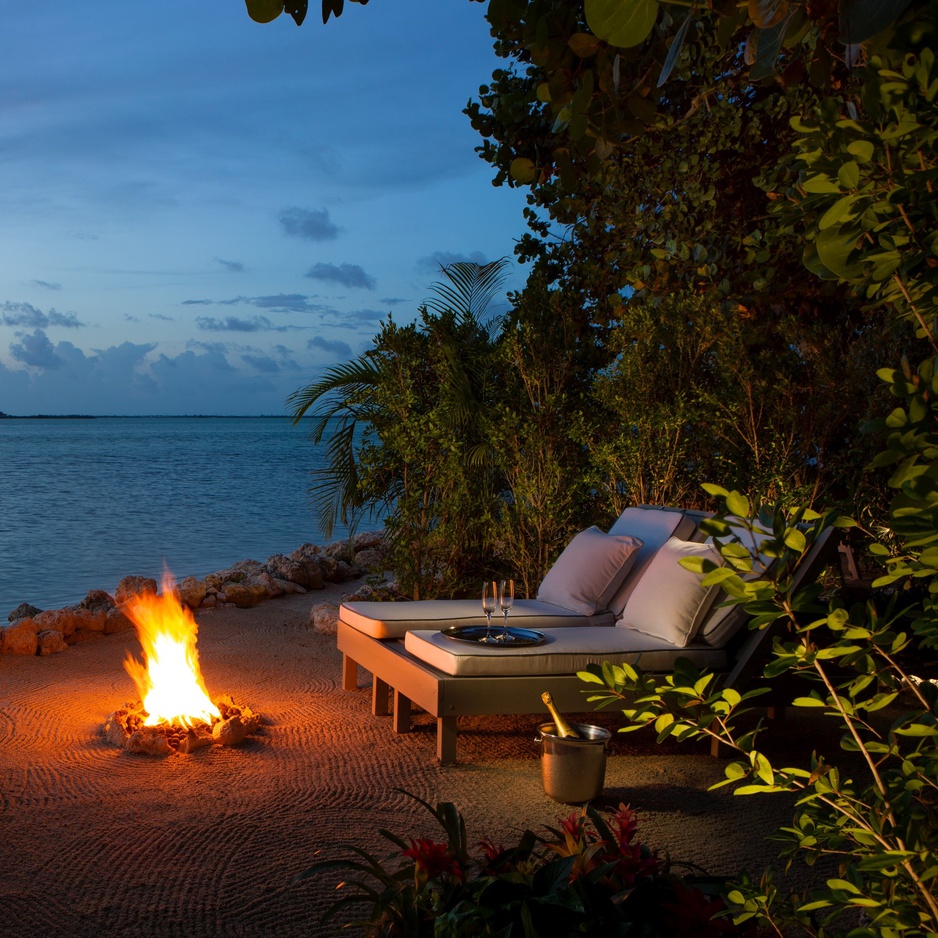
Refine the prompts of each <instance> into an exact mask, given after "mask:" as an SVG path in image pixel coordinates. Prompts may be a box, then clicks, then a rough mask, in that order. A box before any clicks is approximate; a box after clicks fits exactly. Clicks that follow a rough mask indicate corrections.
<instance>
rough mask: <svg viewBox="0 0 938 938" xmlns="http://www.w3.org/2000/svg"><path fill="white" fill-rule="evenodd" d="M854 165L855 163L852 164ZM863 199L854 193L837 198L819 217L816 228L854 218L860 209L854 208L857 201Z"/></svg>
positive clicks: (826, 226)
mask: <svg viewBox="0 0 938 938" xmlns="http://www.w3.org/2000/svg"><path fill="white" fill-rule="evenodd" d="M854 165H856V164H854ZM863 199H864V196H862V195H858V194H857V193H854V194H852V195H845V196H844V197H843V198H842V199H838V200H837V201H836V202H835V203H834V204H833V205H832V206H831V207H830V208H829V209H828V210H827V211H826V212H825V213H824V214H823V215H822V216H821V218H820V220H819V221H818V223H817V225H818V228H821V229H823V228H830V227H832V226H833V225H837V224H839V223H841V222H845V221H853V219H854V218H856V217H857V216H858V215H859V214H860V211H859V209H857V208H856V205H857V203H858V202H861V201H862V200H863Z"/></svg>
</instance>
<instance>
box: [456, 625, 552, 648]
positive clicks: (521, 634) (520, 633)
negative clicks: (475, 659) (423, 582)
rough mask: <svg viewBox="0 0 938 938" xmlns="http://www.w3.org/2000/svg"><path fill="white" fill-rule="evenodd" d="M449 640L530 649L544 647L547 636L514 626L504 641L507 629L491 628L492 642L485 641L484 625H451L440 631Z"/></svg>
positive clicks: (499, 626)
mask: <svg viewBox="0 0 938 938" xmlns="http://www.w3.org/2000/svg"><path fill="white" fill-rule="evenodd" d="M440 631H441V632H442V633H443V635H445V636H446V637H447V638H451V639H452V640H453V641H454V642H471V643H472V644H473V645H486V646H488V647H490V648H530V647H531V646H532V645H543V644H544V642H546V641H547V636H546V635H545V634H544V633H543V632H538V631H536V630H535V629H522V628H518V627H517V626H514V625H509V626H508V635H507V638H505V639H502V637H501V636H502V634H503V633H504V631H505V629H504V626H501V625H493V626H492V628H491V636H492V639H493V640H492V641H488V642H487V641H485V633H486V631H488V629H487V628H486V626H484V625H451V626H449V628H446V629H441V630H440Z"/></svg>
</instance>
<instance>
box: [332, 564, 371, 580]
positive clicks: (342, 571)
mask: <svg viewBox="0 0 938 938" xmlns="http://www.w3.org/2000/svg"><path fill="white" fill-rule="evenodd" d="M362 573H363V571H362V570H360V569H359V568H358V567H356V566H353V565H352V564H350V563H346V562H345V561H344V560H339V561H337V562H336V565H335V571H334V572H333V574H332V576H331V577H330V578H329V579H331V580H332V582H333V583H344V582H345V581H346V580H355V579H357V578H358V577H360V576H361V575H362Z"/></svg>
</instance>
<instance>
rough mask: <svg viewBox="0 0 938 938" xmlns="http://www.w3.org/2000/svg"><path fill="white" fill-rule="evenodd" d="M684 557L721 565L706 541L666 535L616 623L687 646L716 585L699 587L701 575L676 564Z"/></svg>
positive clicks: (710, 603) (719, 558) (708, 608)
mask: <svg viewBox="0 0 938 938" xmlns="http://www.w3.org/2000/svg"><path fill="white" fill-rule="evenodd" d="M684 557H703V558H705V559H707V560H712V561H713V562H714V563H715V564H718V565H722V564H723V558H722V557H721V556H720V553H719V551H717V550H716V549H715V548H714V547H712V546H711V545H709V544H696V543H691V542H690V541H682V540H680V538H676V537H671V538H668V540H667V541H666V542H665V544H664V545H663V546H662V547H661V549H660V550H659V551H658V553H657V554H655V557H654V559H653V560H652V562H651V563H650V564H649V565H648V567H647V569H646V570H645V572H644V573H643V574H642V577H641V579H640V580H639V581H638V583H637V585H636V586H635V589H634V590H633V591H632V595H631V596H630V597H629V601H628V602H627V603H626V604H625V611H624V612H623V613H622V617H621V618H620V619H619V620H618V622H616V625H618V626H620V627H622V628H626V629H634V630H635V631H636V632H643V633H644V634H646V635H654V636H655V637H656V638H661V639H664V641H666V642H668V643H670V644H672V645H677V646H679V647H680V648H684V647H685V646H687V645H689V644H690V642H691V641H693V639H694V636H695V635H696V633H697V630H698V629H699V628H700V625H701V623H702V622H703V620H704V618H705V616H706V614H707V612H708V611H709V610H710V606H711V605H712V604H713V601H714V599H715V598H716V595H717V592H718V590H719V587H717V586H713V587H710V588H709V589H703V588H701V586H700V581H701V580H702V579H703V575H702V574H697V573H693V572H692V571H690V570H686V569H685V568H684V567H682V566H681V565H680V564H679V563H678V561H679V560H681V559H682V558H684Z"/></svg>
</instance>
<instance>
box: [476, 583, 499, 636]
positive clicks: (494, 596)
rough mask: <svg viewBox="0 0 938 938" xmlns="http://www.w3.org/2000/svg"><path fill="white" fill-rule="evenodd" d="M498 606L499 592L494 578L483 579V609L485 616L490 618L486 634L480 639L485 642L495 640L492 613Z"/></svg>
mask: <svg viewBox="0 0 938 938" xmlns="http://www.w3.org/2000/svg"><path fill="white" fill-rule="evenodd" d="M497 606H498V592H497V590H496V587H495V581H494V580H483V581H482V611H483V612H484V613H485V617H486V619H487V620H488V623H487V624H486V626H485V636H484V637H483V638H482V639H480V641H483V642H494V641H495V637H494V636H493V635H492V613H493V612H495V609H496V607H497Z"/></svg>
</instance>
